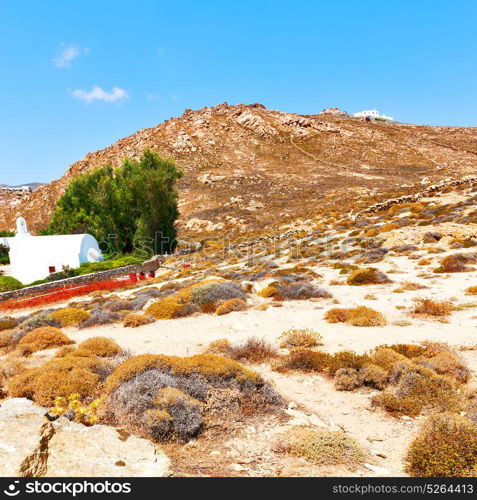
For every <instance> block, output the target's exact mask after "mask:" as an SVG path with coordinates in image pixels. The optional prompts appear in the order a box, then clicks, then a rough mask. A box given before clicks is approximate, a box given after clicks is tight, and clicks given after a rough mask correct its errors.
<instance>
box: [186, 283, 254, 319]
mask: <svg viewBox="0 0 477 500" xmlns="http://www.w3.org/2000/svg"><path fill="white" fill-rule="evenodd" d="M184 295H185V296H186V297H190V302H191V303H192V304H194V305H196V306H197V307H199V308H200V310H201V311H202V312H215V310H216V309H217V306H218V305H219V304H222V303H224V302H225V301H227V300H230V299H242V300H245V299H246V297H247V295H246V294H245V292H244V291H243V290H242V288H241V286H240V285H239V284H238V283H234V282H233V281H222V280H220V281H212V280H211V281H208V282H206V283H203V284H200V283H199V284H198V285H195V286H192V287H190V288H189V290H185V291H184Z"/></svg>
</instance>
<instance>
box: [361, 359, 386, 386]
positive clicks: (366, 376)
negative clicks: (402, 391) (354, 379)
mask: <svg viewBox="0 0 477 500" xmlns="http://www.w3.org/2000/svg"><path fill="white" fill-rule="evenodd" d="M359 375H360V377H361V380H362V382H363V384H364V385H367V386H369V387H373V388H374V389H378V390H380V391H382V390H383V389H384V388H385V387H386V385H387V382H388V373H387V372H386V370H384V369H383V368H381V367H380V366H378V365H375V364H373V363H369V364H367V365H365V366H363V368H361V370H360V372H359Z"/></svg>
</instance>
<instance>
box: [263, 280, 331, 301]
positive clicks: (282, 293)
mask: <svg viewBox="0 0 477 500" xmlns="http://www.w3.org/2000/svg"><path fill="white" fill-rule="evenodd" d="M275 289H276V292H275V293H274V294H273V297H275V298H277V299H281V300H306V299H312V298H315V299H322V298H330V297H331V294H330V293H329V292H327V291H326V290H325V289H323V288H320V287H319V286H316V285H313V284H312V283H308V282H307V281H296V282H294V283H278V284H277V285H275ZM262 291H263V290H262ZM262 296H263V295H262Z"/></svg>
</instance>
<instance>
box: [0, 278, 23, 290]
mask: <svg viewBox="0 0 477 500" xmlns="http://www.w3.org/2000/svg"><path fill="white" fill-rule="evenodd" d="M20 288H23V284H22V283H21V282H20V281H18V280H17V279H15V278H12V277H11V276H0V293H2V292H11V291H13V290H19V289H20Z"/></svg>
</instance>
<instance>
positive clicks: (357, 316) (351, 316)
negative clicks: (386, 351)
mask: <svg viewBox="0 0 477 500" xmlns="http://www.w3.org/2000/svg"><path fill="white" fill-rule="evenodd" d="M325 319H326V320H327V321H328V322H329V323H337V322H340V321H341V322H346V323H348V324H349V325H352V326H384V325H386V323H387V322H386V318H385V317H384V315H383V314H382V313H380V312H378V311H375V310H374V309H371V308H369V307H366V306H358V307H354V308H352V309H343V308H334V309H330V310H329V311H327V312H326V314H325Z"/></svg>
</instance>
